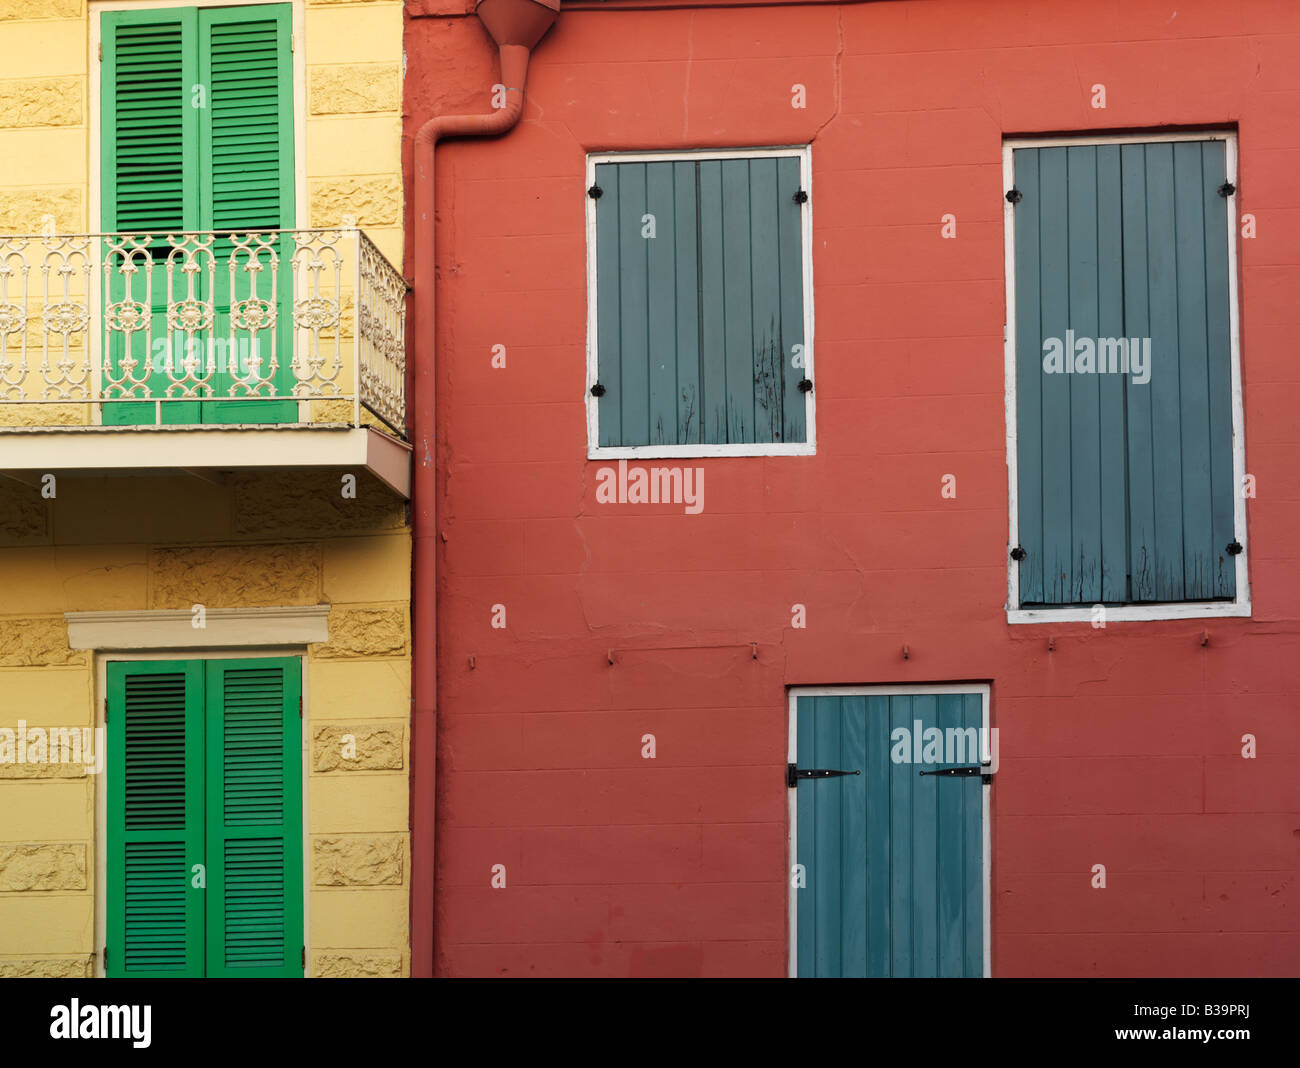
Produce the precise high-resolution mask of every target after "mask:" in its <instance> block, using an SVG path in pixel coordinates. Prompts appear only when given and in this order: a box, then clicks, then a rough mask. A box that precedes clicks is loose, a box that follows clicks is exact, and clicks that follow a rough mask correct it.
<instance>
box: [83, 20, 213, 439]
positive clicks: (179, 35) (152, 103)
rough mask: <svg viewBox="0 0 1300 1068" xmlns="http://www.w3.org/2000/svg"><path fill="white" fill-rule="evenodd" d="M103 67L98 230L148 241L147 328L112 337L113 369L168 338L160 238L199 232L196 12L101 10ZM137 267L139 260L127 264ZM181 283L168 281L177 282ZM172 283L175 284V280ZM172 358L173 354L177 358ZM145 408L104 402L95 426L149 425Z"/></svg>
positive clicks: (180, 417)
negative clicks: (145, 237)
mask: <svg viewBox="0 0 1300 1068" xmlns="http://www.w3.org/2000/svg"><path fill="white" fill-rule="evenodd" d="M103 18H104V21H103V28H104V64H103V86H104V92H103V115H102V119H103V122H102V126H103V145H102V150H101V174H102V180H103V227H104V230H105V232H107V233H117V232H122V233H150V234H154V235H156V239H155V240H154V241H153V242H151V245H150V248H151V250H152V253H153V266H152V268H151V269H149V268H146V269H149V272H150V278H149V285H150V290H149V305H150V309H151V313H152V329H151V331H148V332H146V331H137V332H135V333H132V334H131V335H130V337H129V339H128V338H127V337H126V336H125V335H124V334H122V333H120V332H116V331H115V332H114V333H113V334H112V335H111V336H110V341H109V353H108V356H109V359H110V360H111V361H112V363H113V366H114V368H115V369H116V368H118V367H120V365H121V361H122V360H123V359H126V358H127V357H128V356H129V357H130V358H131V359H133V360H135V361H136V363H137V365H138V366H137V368H136V370H135V371H134V376H135V377H138V376H139V374H140V371H139V367H141V366H145V365H147V361H149V360H150V359H152V358H154V357H155V356H156V355H158V348H157V344H158V343H160V342H162V341H163V340H164V339H166V338H167V271H166V267H165V263H166V259H167V247H168V246H167V244H166V241H165V240H163V238H165V236H166V235H167V234H169V233H181V232H185V231H189V230H197V229H199V212H198V207H199V203H198V201H199V198H198V181H199V167H198V115H199V109H197V108H195V107H192V106H191V100H190V92H191V87H192V86H193V85H194V84H195V83H196V82H197V81H198V63H197V56H196V54H195V50H194V40H195V34H196V29H195V28H196V26H197V19H198V12H197V10H196V9H194V8H178V9H174V10H169V11H158V10H153V11H108V12H105V13H104V16H103ZM133 263H135V265H137V266H139V265H140V263H141V261H139V260H135V261H133ZM112 266H113V271H112V273H111V275H110V278H109V284H108V294H107V303H108V304H109V305H112V304H113V303H114V302H116V301H121V300H123V299H124V298H125V297H126V296H127V290H126V283H125V281H124V276H123V274H122V273H121V272H120V271H119V268H120V267H121V266H122V263H121V261H120V260H114V261H113V263H112ZM182 277H183V276H181V275H179V273H178V274H177V278H178V279H179V278H182ZM175 284H180V283H175ZM143 296H144V281H143V279H141V278H136V279H134V280H133V281H132V283H131V297H132V299H133V300H140V299H141V298H142V297H143ZM179 355H181V353H180V352H178V356H179ZM169 381H170V379H169V378H168V377H167V375H166V374H165V373H163V372H162V371H161V370H159V371H155V372H154V373H152V374H150V375H149V378H148V382H149V392H150V395H151V396H153V395H160V394H162V392H163V391H164V390H166V388H167V385H168V383H169ZM162 415H163V422H165V423H192V422H197V421H198V417H199V406H198V404H197V403H193V404H191V403H188V402H183V403H175V404H167V405H164V406H163V412H162ZM155 418H156V413H155V411H154V406H152V405H147V404H105V405H104V407H103V420H104V422H105V423H107V424H110V425H121V424H127V423H152V422H153V421H154V420H155Z"/></svg>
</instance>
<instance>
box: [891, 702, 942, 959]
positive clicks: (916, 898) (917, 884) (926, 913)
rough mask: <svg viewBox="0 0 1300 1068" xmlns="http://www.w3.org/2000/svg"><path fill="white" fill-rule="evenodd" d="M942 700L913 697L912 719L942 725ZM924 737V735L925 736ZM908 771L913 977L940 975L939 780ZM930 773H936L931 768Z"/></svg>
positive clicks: (913, 769)
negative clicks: (909, 786) (936, 787)
mask: <svg viewBox="0 0 1300 1068" xmlns="http://www.w3.org/2000/svg"><path fill="white" fill-rule="evenodd" d="M937 711H938V701H937V698H936V697H935V695H933V694H916V695H915V696H913V698H912V718H913V719H914V720H918V719H919V720H920V721H921V723H922V726H923V729H924V728H925V727H933V726H935V725H936V724H937V722H938V715H937ZM923 738H924V735H923ZM900 768H906V773H907V775H908V778H910V779H911V780H912V836H913V844H912V871H911V884H912V923H911V927H912V971H911V974H912V975H916V976H923V975H925V976H929V975H938V974H939V972H938V967H939V932H938V928H937V926H936V923H935V918H936V917H937V916H938V914H939V852H940V849H939V798H938V795H937V791H936V790H935V789H933V785H934V782H935V778H937V776H936V777H931V778H929V779H922V778H921V777H920V771H921V770H922V769H921V768H918V767H917V766H916V765H911V766H908V765H900ZM926 770H933V769H932V768H927V769H926Z"/></svg>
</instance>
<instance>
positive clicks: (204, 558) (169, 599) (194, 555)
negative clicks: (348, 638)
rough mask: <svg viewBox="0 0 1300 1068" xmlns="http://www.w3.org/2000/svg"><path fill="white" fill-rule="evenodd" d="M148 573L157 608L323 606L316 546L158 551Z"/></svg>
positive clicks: (150, 561) (151, 594) (251, 546)
mask: <svg viewBox="0 0 1300 1068" xmlns="http://www.w3.org/2000/svg"><path fill="white" fill-rule="evenodd" d="M281 507H288V504H287V503H283V504H282V505H281ZM149 571H150V575H149V589H150V604H151V606H152V607H154V608H189V607H190V606H191V605H195V604H202V605H205V606H206V607H208V608H229V607H234V606H238V607H266V606H268V605H298V604H317V603H319V601H320V549H319V547H318V546H316V545H314V544H312V545H224V546H216V547H204V548H177V549H156V550H154V552H153V553H152V555H151V557H150V560H149Z"/></svg>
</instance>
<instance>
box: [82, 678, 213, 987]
mask: <svg viewBox="0 0 1300 1068" xmlns="http://www.w3.org/2000/svg"><path fill="white" fill-rule="evenodd" d="M107 683H108V694H107V696H108V712H109V715H108V731H107V734H108V757H107V767H106V771H107V773H108V844H107V897H108V930H107V949H108V968H107V974H108V975H109V976H114V977H117V976H194V975H202V974H203V937H204V930H203V923H204V916H203V893H204V891H203V890H202V889H201V888H198V887H195V886H194V885H193V878H194V875H193V866H194V865H196V864H202V863H203V860H204V853H203V674H202V665H201V664H200V663H199V662H198V661H162V662H130V663H109V664H108V672H107Z"/></svg>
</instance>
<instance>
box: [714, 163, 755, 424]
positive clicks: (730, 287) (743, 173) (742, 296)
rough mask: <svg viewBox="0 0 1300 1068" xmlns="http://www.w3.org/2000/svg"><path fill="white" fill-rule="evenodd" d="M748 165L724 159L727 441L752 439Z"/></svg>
mask: <svg viewBox="0 0 1300 1068" xmlns="http://www.w3.org/2000/svg"><path fill="white" fill-rule="evenodd" d="M749 167H750V161H749V160H744V159H728V160H723V161H722V272H723V279H722V293H721V298H722V306H723V315H724V326H723V333H724V346H725V351H726V360H725V366H726V372H727V436H726V437H725V438H724V439H723V440H724V441H726V442H728V443H737V442H750V441H754V440H755V428H754V422H755V420H754V319H753V297H754V294H753V288H752V277H751V271H752V269H753V253H752V250H751V248H750V232H749V219H750V198H749V194H750V186H749Z"/></svg>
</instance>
